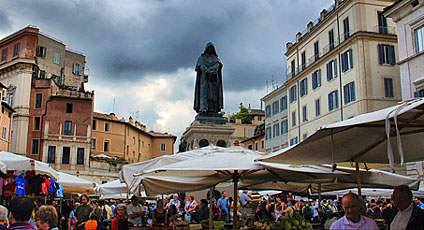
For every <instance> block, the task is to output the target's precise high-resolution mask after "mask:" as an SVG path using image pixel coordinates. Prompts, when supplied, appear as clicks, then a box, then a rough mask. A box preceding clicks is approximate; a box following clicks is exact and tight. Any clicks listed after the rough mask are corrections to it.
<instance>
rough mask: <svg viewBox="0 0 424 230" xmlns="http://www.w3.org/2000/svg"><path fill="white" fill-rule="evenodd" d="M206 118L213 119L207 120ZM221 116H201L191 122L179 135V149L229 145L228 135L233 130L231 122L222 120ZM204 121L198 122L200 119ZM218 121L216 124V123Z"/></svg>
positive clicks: (187, 149)
mask: <svg viewBox="0 0 424 230" xmlns="http://www.w3.org/2000/svg"><path fill="white" fill-rule="evenodd" d="M206 119H209V120H210V119H213V120H214V121H210V122H207V121H206ZM222 119H223V118H222V117H212V118H211V117H201V116H196V120H195V121H194V122H193V123H191V125H190V126H189V127H187V129H186V130H185V132H184V133H183V136H182V137H181V144H180V151H190V150H193V149H198V148H201V147H205V146H208V145H216V146H220V147H230V146H231V142H230V136H231V135H232V134H233V132H234V128H232V127H231V124H229V123H225V119H224V122H222ZM199 120H200V121H204V122H202V123H201V122H200V121H199ZM217 123H218V124H217Z"/></svg>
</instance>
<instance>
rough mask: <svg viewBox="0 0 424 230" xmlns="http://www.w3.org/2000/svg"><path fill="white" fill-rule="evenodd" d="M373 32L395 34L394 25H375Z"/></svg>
mask: <svg viewBox="0 0 424 230" xmlns="http://www.w3.org/2000/svg"><path fill="white" fill-rule="evenodd" d="M374 33H379V34H390V35H396V27H394V26H375V27H374Z"/></svg>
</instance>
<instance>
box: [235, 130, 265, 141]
mask: <svg viewBox="0 0 424 230" xmlns="http://www.w3.org/2000/svg"><path fill="white" fill-rule="evenodd" d="M263 135H265V132H263V133H261V134H258V135H255V136H253V137H251V138H247V139H245V140H242V141H240V143H246V142H248V141H251V140H255V139H256V138H258V137H261V136H263Z"/></svg>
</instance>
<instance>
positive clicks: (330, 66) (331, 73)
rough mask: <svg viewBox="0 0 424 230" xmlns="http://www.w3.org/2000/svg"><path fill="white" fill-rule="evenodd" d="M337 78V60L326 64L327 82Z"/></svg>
mask: <svg viewBox="0 0 424 230" xmlns="http://www.w3.org/2000/svg"><path fill="white" fill-rule="evenodd" d="M336 77H337V59H334V60H332V61H330V62H329V63H327V81H331V80H332V79H333V78H336Z"/></svg>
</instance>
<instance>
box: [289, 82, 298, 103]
mask: <svg viewBox="0 0 424 230" xmlns="http://www.w3.org/2000/svg"><path fill="white" fill-rule="evenodd" d="M296 100H297V93H296V86H295V85H294V86H292V87H291V88H290V103H292V102H294V101H296Z"/></svg>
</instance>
